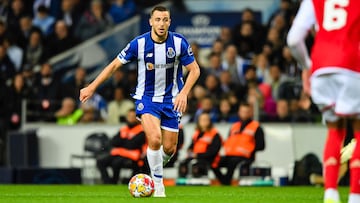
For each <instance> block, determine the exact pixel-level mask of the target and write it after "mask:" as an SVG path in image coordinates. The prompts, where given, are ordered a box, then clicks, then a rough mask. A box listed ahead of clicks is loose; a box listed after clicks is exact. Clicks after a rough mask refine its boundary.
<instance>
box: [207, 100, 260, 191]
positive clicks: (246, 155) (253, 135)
mask: <svg viewBox="0 0 360 203" xmlns="http://www.w3.org/2000/svg"><path fill="white" fill-rule="evenodd" d="M238 116H239V118H240V121H239V122H236V123H234V124H233V125H232V126H231V129H230V132H229V137H228V138H227V140H226V141H225V142H224V144H223V148H224V150H225V156H223V157H221V159H220V162H219V165H218V167H216V168H214V173H215V175H216V177H217V178H218V179H219V181H220V182H221V183H222V184H224V185H229V184H230V183H231V180H232V177H233V173H234V170H235V168H236V167H237V166H238V165H239V164H240V167H241V170H243V169H247V170H248V169H249V167H250V164H251V163H252V162H253V161H254V160H255V152H256V151H260V150H264V148H265V139H264V131H263V129H262V127H261V125H260V123H259V122H257V121H255V120H253V108H252V107H251V105H250V104H248V103H242V104H240V106H239V110H238ZM222 167H225V168H226V169H227V171H226V174H223V173H222V172H221V170H220V169H221V168H222Z"/></svg>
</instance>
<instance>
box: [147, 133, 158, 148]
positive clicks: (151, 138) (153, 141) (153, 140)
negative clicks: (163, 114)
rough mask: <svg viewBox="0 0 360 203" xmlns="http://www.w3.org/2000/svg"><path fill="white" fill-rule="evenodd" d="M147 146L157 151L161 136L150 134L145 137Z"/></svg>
mask: <svg viewBox="0 0 360 203" xmlns="http://www.w3.org/2000/svg"><path fill="white" fill-rule="evenodd" d="M146 137H147V140H148V145H149V147H150V149H153V150H157V149H160V146H161V134H157V133H156V134H151V135H147V136H146Z"/></svg>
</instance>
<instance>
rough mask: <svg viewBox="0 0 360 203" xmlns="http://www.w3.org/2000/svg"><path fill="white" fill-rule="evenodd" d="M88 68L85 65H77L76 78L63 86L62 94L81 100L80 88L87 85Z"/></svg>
mask: <svg viewBox="0 0 360 203" xmlns="http://www.w3.org/2000/svg"><path fill="white" fill-rule="evenodd" d="M85 78H86V70H85V69H84V68H83V67H77V68H76V70H75V74H74V78H73V79H72V80H70V81H68V82H66V83H65V84H63V87H62V96H63V97H71V98H73V99H74V100H76V101H77V100H79V94H80V90H81V89H82V88H84V87H85V84H86V80H85Z"/></svg>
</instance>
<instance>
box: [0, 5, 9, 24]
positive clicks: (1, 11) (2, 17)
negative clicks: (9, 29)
mask: <svg viewBox="0 0 360 203" xmlns="http://www.w3.org/2000/svg"><path fill="white" fill-rule="evenodd" d="M9 1H10V0H2V1H0V21H6V17H7V15H8V12H9V4H10V3H9Z"/></svg>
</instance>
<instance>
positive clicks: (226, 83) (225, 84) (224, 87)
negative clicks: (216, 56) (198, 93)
mask: <svg viewBox="0 0 360 203" xmlns="http://www.w3.org/2000/svg"><path fill="white" fill-rule="evenodd" d="M236 88H237V85H236V84H235V83H234V82H233V81H232V80H231V73H230V72H229V71H227V70H224V71H222V72H221V74H220V89H221V95H224V94H227V93H229V92H231V91H234V90H235V89H236Z"/></svg>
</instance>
